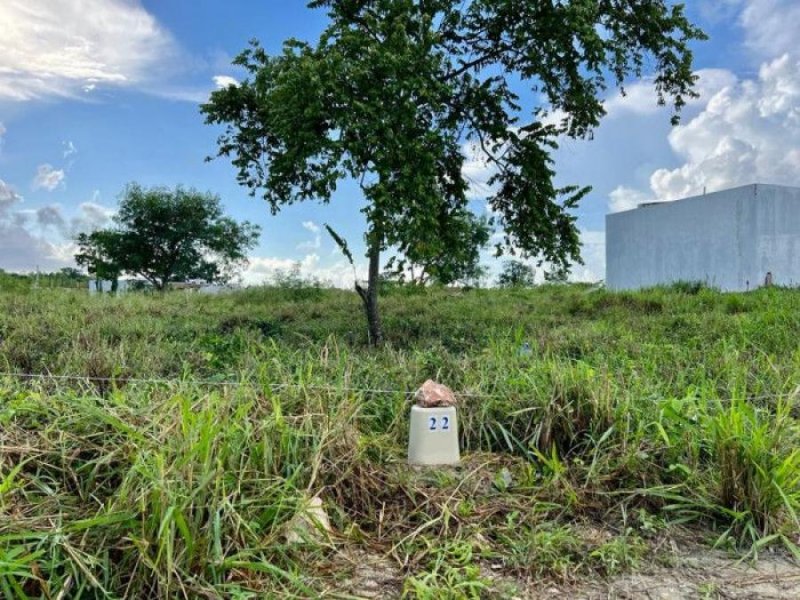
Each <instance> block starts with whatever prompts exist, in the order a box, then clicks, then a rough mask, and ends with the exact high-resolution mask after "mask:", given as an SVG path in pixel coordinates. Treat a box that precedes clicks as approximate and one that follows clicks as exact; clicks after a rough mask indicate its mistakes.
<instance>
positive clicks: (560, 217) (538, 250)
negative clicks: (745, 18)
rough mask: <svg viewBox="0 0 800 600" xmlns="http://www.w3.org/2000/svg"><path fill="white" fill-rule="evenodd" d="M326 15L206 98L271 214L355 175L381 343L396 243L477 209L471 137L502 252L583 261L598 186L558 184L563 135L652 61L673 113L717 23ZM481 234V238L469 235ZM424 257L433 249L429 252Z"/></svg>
mask: <svg viewBox="0 0 800 600" xmlns="http://www.w3.org/2000/svg"><path fill="white" fill-rule="evenodd" d="M309 6H310V7H311V8H321V9H325V10H327V12H328V16H329V21H330V22H329V25H328V26H327V28H326V29H325V31H324V32H323V34H322V36H321V37H320V39H319V41H318V42H317V43H316V44H309V43H305V42H301V41H298V40H288V41H286V42H285V43H284V47H283V51H282V52H281V53H280V54H277V55H275V56H271V55H269V54H268V53H267V52H266V51H265V50H264V49H263V48H262V47H261V46H259V45H258V43H257V42H253V43H252V45H251V47H250V48H248V49H246V50H245V51H244V52H242V54H240V55H239V56H238V57H237V59H236V60H235V63H236V64H238V65H240V66H241V67H243V68H244V69H245V70H246V71H247V73H248V77H247V78H246V79H245V80H244V81H243V82H242V83H240V84H239V85H236V86H229V87H227V88H225V89H222V90H219V91H216V92H214V93H213V94H212V95H211V99H210V101H209V102H208V103H207V104H205V105H203V107H202V111H203V113H204V114H205V117H206V121H207V122H208V123H210V124H222V125H224V126H225V129H224V133H222V134H221V136H220V137H219V140H218V153H219V155H223V156H229V157H231V158H232V161H233V164H234V165H235V166H236V167H237V168H238V179H239V182H240V183H241V184H243V185H245V186H247V187H248V188H250V191H251V193H252V194H254V195H255V194H261V195H263V197H264V199H265V200H266V201H267V202H268V203H269V205H270V207H271V209H272V212H273V213H274V212H277V211H278V210H279V209H280V207H281V206H282V205H284V204H290V203H292V202H295V201H299V200H307V199H317V200H320V201H322V202H327V201H328V200H329V199H330V198H331V195H332V194H333V192H334V190H335V189H336V186H337V183H338V182H339V181H340V180H342V179H343V178H352V179H354V180H356V181H358V182H359V183H360V186H361V190H362V192H363V195H364V199H365V200H366V205H365V207H364V208H363V212H364V214H365V216H366V221H367V223H368V228H367V232H366V240H365V241H366V246H367V255H368V258H369V282H368V286H367V290H366V293H364V294H362V298H363V300H364V308H365V310H366V314H367V318H368V321H369V329H370V334H371V339H372V341H373V342H374V343H379V342H380V341H381V326H380V318H379V314H378V306H377V299H378V282H379V280H380V279H379V275H380V257H381V253H382V252H383V251H385V250H387V249H392V250H394V251H397V252H399V253H400V254H414V255H415V256H414V258H413V259H412V262H416V263H420V262H423V261H422V260H421V259H422V258H430V257H435V256H437V255H441V254H443V253H446V252H448V251H449V250H450V249H449V248H448V247H447V246H446V243H445V241H444V240H446V239H447V236H446V235H444V233H445V232H446V231H447V230H448V228H449V227H450V226H451V224H452V223H453V222H454V221H458V220H459V219H461V218H462V217H463V213H464V211H465V210H467V209H468V197H467V189H468V181H466V180H465V177H464V175H463V174H462V167H463V165H464V161H465V157H464V152H463V151H462V148H463V147H464V144H467V143H474V144H477V145H479V147H480V148H481V151H482V152H483V153H484V155H485V159H486V160H487V161H488V162H489V164H490V165H491V166H492V167H493V168H494V169H495V171H496V175H495V176H494V178H493V179H492V181H491V182H490V184H491V188H492V189H493V191H492V192H491V194H490V197H489V198H488V199H487V200H488V203H489V204H490V205H491V208H492V214H493V215H494V217H493V219H494V222H495V223H494V224H495V225H496V226H498V227H499V228H500V229H501V231H502V232H503V235H504V240H503V242H502V243H500V244H498V248H497V250H498V252H500V251H503V250H512V251H519V252H522V253H523V254H525V255H530V256H538V257H540V258H541V259H542V260H543V261H546V262H548V263H550V264H551V265H562V266H566V265H568V264H569V263H571V262H575V261H580V240H579V235H578V231H577V228H576V225H575V216H574V214H573V210H574V209H575V207H576V206H577V204H578V202H579V200H580V199H581V198H582V197H583V196H584V195H585V194H586V193H587V191H588V189H587V188H583V187H578V186H566V187H558V186H556V185H555V183H554V181H553V179H554V172H553V168H552V160H551V152H552V150H553V149H554V148H555V147H556V140H557V138H558V137H559V136H570V137H584V136H587V135H589V134H590V133H591V131H592V130H593V128H595V127H597V125H598V124H599V123H600V119H601V118H602V117H603V115H604V109H603V102H602V97H603V96H604V94H605V92H606V90H607V87H608V85H609V83H612V84H615V85H619V86H621V85H623V84H624V82H625V81H626V80H628V79H629V78H630V77H639V76H641V75H643V71H644V66H645V64H647V65H648V66H651V67H652V73H651V74H652V77H653V84H654V86H655V89H656V92H657V94H658V99H659V102H661V103H666V102H669V103H670V104H671V105H672V106H673V107H674V110H675V112H674V120H677V115H678V112H679V111H680V109H681V107H682V106H683V105H684V103H685V100H686V98H687V97H690V96H692V95H693V91H692V86H693V83H694V81H695V76H694V75H693V73H692V53H691V51H690V49H689V43H690V42H691V41H692V40H695V39H701V38H703V37H704V36H703V33H702V32H701V31H700V30H699V29H697V28H696V27H695V26H693V25H692V24H691V23H690V22H689V21H688V20H687V18H686V16H685V14H684V11H683V7H682V6H681V5H672V3H671V2H668V1H667V0H561V1H554V0H529V1H524V2H523V1H521V0H315V1H313V2H310V4H309ZM465 239H466V238H465ZM422 255H424V257H422Z"/></svg>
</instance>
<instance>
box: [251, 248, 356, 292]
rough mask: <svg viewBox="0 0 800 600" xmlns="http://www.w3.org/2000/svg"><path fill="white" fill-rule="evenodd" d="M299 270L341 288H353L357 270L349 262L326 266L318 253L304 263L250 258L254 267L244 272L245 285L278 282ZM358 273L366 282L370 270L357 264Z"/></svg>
mask: <svg viewBox="0 0 800 600" xmlns="http://www.w3.org/2000/svg"><path fill="white" fill-rule="evenodd" d="M295 268H298V269H299V275H300V276H301V277H303V278H313V279H317V280H319V281H321V282H323V283H324V284H326V285H332V286H335V287H339V288H345V289H352V288H353V283H354V280H353V267H352V266H350V263H349V262H347V261H345V260H339V261H335V262H333V263H330V264H327V265H324V266H323V265H322V264H321V263H320V257H319V255H318V254H316V253H312V254H307V255H306V256H304V257H303V258H302V259H301V260H299V261H298V260H294V259H291V258H278V257H266V256H253V257H250V264H249V265H248V267H247V269H246V270H245V271H244V273H242V282H243V283H244V284H245V285H260V284H264V283H271V282H273V281H275V279H276V276H277V275H278V274H279V273H283V274H286V273H289V272H291V271H293V270H294V269H295ZM356 274H357V276H358V278H359V279H365V278H366V276H367V269H366V267H365V266H364V265H357V268H356Z"/></svg>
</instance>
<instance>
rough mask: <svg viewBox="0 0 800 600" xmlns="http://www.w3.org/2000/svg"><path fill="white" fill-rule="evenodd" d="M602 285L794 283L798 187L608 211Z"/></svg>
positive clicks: (799, 249) (798, 279)
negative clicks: (769, 279) (770, 277)
mask: <svg viewBox="0 0 800 600" xmlns="http://www.w3.org/2000/svg"><path fill="white" fill-rule="evenodd" d="M606 269H607V271H606V283H607V285H608V287H609V288H611V289H637V288H641V287H648V286H653V285H659V284H668V283H672V282H675V281H703V282H705V283H707V284H708V285H712V286H715V287H718V288H720V289H723V290H728V291H734V290H742V291H743V290H747V289H753V288H755V287H758V286H760V285H762V284H763V282H764V279H765V276H766V273H767V272H768V271H769V272H772V274H773V280H774V283H775V284H777V285H797V284H800V188H787V187H782V186H772V185H750V186H745V187H741V188H735V189H732V190H726V191H723V192H716V193H712V194H707V195H705V196H697V197H694V198H687V199H684V200H678V201H676V202H664V203H660V204H653V205H646V206H642V207H639V208H637V209H634V210H630V211H626V212H621V213H616V214H612V215H608V217H607V218H606Z"/></svg>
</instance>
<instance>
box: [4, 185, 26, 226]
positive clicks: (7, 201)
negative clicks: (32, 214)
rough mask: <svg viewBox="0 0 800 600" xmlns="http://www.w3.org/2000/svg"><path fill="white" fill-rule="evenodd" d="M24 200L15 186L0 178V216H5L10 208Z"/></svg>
mask: <svg viewBox="0 0 800 600" xmlns="http://www.w3.org/2000/svg"><path fill="white" fill-rule="evenodd" d="M21 201H22V196H20V195H19V194H18V193H17V192H16V191H14V188H12V187H11V186H10V185H8V184H7V183H6V182H5V181H3V180H2V179H0V218H2V217H4V216H5V215H6V213H7V211H8V209H9V208H11V206H12V205H14V204H16V203H17V202H21Z"/></svg>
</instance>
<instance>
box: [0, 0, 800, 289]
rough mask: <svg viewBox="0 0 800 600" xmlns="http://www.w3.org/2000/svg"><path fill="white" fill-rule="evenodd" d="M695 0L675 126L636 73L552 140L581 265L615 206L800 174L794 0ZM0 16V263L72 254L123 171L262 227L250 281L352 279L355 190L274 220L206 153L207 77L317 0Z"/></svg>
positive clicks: (122, 4)
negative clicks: (600, 107) (693, 37)
mask: <svg viewBox="0 0 800 600" xmlns="http://www.w3.org/2000/svg"><path fill="white" fill-rule="evenodd" d="M689 4H690V5H691V6H690V8H689V13H690V15H691V17H692V18H693V20H694V21H695V22H697V23H698V24H700V25H701V26H702V27H703V28H704V29H705V30H706V31H707V32H708V33H709V34H710V36H711V40H710V41H708V42H705V43H700V44H697V45H696V46H695V54H696V68H697V70H698V74H699V75H700V78H701V79H700V84H699V90H700V91H701V94H702V95H701V98H700V99H699V100H697V101H695V102H693V103H692V104H691V106H689V107H688V109H687V110H686V112H685V114H684V118H683V122H682V125H681V126H680V127H678V128H671V127H670V125H669V112H668V111H667V110H666V109H659V108H658V107H657V106H656V103H655V99H654V97H653V94H652V92H651V90H650V86H649V84H648V82H647V80H646V78H645V79H644V80H642V81H638V82H630V84H629V86H628V92H629V93H628V95H627V97H626V98H622V97H620V96H619V95H618V94H616V93H610V94H609V97H608V98H607V99H606V102H607V109H608V113H609V114H608V116H607V118H606V120H605V122H604V123H603V125H602V126H601V127H600V128H599V130H598V131H597V132H596V135H595V138H594V140H593V141H592V142H582V141H580V142H579V141H572V140H564V141H563V144H562V148H561V149H560V150H559V151H558V152H557V154H556V156H555V158H556V170H557V171H558V177H559V180H560V181H561V182H563V183H579V184H583V185H591V186H593V188H594V191H593V193H592V194H591V195H590V196H589V197H587V198H586V199H585V200H584V202H583V205H582V206H581V208H580V210H579V212H578V214H579V217H580V218H579V224H580V228H581V230H582V232H583V239H584V244H585V245H584V258H585V261H586V266H585V267H580V266H579V267H576V269H575V272H574V276H575V277H576V278H578V279H588V280H594V279H602V278H603V276H604V217H605V214H607V213H608V212H609V211H613V210H622V209H626V208H630V207H633V206H635V205H636V203H638V202H642V201H646V200H674V199H676V198H679V197H682V196H686V195H691V194H695V193H701V192H702V190H703V189H704V188H705V189H707V190H708V191H713V190H716V189H723V188H726V187H730V186H733V185H739V184H744V183H752V182H756V181H758V182H763V183H783V184H790V185H798V184H800V54H798V51H797V50H796V49H795V46H796V42H795V40H794V35H795V33H796V32H797V31H800V2H797V1H796V0H699V1H692V2H690V3H689ZM0 24H2V25H0V268H3V269H6V270H15V271H25V270H33V269H35V268H36V267H37V266H38V267H39V268H41V269H43V270H50V269H56V268H59V267H61V266H68V265H70V264H71V256H72V253H73V252H74V246H73V244H72V243H71V241H70V240H71V237H72V236H73V235H74V234H75V233H77V232H78V231H82V230H87V229H91V228H93V227H98V226H103V225H105V224H107V222H108V218H109V216H110V215H111V214H112V213H113V210H114V206H115V204H116V201H117V198H118V195H119V193H120V191H121V190H122V188H123V187H124V185H125V184H126V183H127V182H130V181H138V182H140V183H142V184H145V185H156V184H159V185H162V184H163V185H169V186H173V185H176V184H184V185H187V186H194V187H197V188H199V189H202V190H211V191H213V192H216V193H219V194H220V196H221V197H222V198H223V200H224V202H225V205H226V207H227V209H228V211H229V212H230V213H231V214H233V215H234V216H236V217H237V218H240V219H248V220H250V221H253V222H255V223H258V224H260V225H261V226H262V227H263V235H262V239H261V242H260V244H259V246H258V248H256V249H255V251H254V252H253V256H252V259H251V265H250V267H249V269H248V270H247V271H246V272H245V274H244V278H245V281H247V282H250V283H257V282H259V281H263V280H264V279H265V278H268V277H270V276H271V274H272V273H273V272H274V270H275V269H276V268H282V269H285V268H288V267H289V266H290V265H291V264H292V263H293V262H300V263H301V264H302V265H303V270H304V272H305V273H306V274H308V275H313V276H316V277H320V278H322V279H326V280H329V281H332V282H334V283H337V284H340V285H348V284H349V280H351V279H352V271H351V270H350V269H349V267H348V266H347V265H346V264H345V263H344V261H343V259H342V258H341V256H340V255H339V254H338V252H337V251H336V248H335V246H334V244H333V243H332V241H331V240H330V239H328V238H327V237H326V236H325V235H324V233H323V232H322V231H321V230H320V226H321V224H322V223H326V222H327V223H330V224H331V225H333V226H334V228H336V229H337V230H339V231H340V232H341V233H343V234H344V236H345V237H346V238H347V239H348V240H350V242H351V244H352V245H353V246H354V247H355V248H360V247H361V243H360V240H361V236H362V233H363V221H362V220H361V217H360V214H359V212H358V207H359V205H360V198H359V194H358V190H357V188H356V187H355V186H353V185H344V186H343V187H342V188H341V189H340V191H339V192H338V193H337V196H336V197H335V199H334V201H333V202H332V203H331V204H330V205H328V206H324V207H323V206H320V205H318V204H315V203H306V204H302V205H295V206H292V207H289V208H287V209H285V210H284V211H282V213H281V214H280V215H278V216H276V217H273V216H271V215H270V214H269V211H268V210H267V208H266V206H265V205H264V204H263V202H262V201H260V200H258V199H253V198H250V197H249V196H248V195H247V193H246V191H245V190H243V189H242V188H240V187H239V186H238V185H237V184H236V181H235V173H234V171H233V169H232V167H231V166H230V165H229V164H228V163H226V162H225V161H224V160H221V159H219V160H216V161H213V162H211V163H206V162H204V160H203V159H204V157H205V156H207V155H208V154H212V153H213V152H214V149H215V137H216V134H217V131H215V129H214V128H212V127H209V126H206V125H204V124H203V121H202V118H201V116H200V114H199V112H198V108H197V105H198V103H199V102H201V101H202V100H203V99H204V98H206V97H207V96H208V94H209V92H210V91H211V90H213V89H214V88H215V86H216V84H217V82H224V81H226V79H225V78H234V79H236V78H237V77H240V76H241V73H239V72H237V70H236V69H234V68H232V67H231V66H230V61H231V58H232V57H233V56H235V55H236V54H237V53H238V52H239V51H240V50H242V49H243V48H244V47H245V45H246V43H247V40H249V39H251V38H258V39H259V40H261V42H262V44H263V45H264V46H265V47H266V48H267V49H268V50H270V51H276V50H278V49H279V48H280V44H281V42H282V41H283V40H284V39H286V38H287V37H298V38H304V39H309V40H314V39H315V38H316V36H317V35H318V33H319V32H320V31H321V29H322V28H323V27H324V24H325V14H324V12H322V11H319V10H317V11H312V10H310V9H307V8H306V6H305V2H303V1H302V0H260V1H255V0H251V1H244V0H235V1H226V2H197V1H189V0H162V1H159V2H155V1H142V2H136V1H132V0H94V1H88V2H87V1H79V0H59V1H58V2H53V1H48V0H3V2H2V3H0ZM467 168H468V169H469V174H470V177H472V178H473V179H474V180H476V181H477V182H479V183H478V185H477V186H476V188H475V190H474V197H475V205H476V207H478V208H479V209H480V207H481V206H482V203H481V200H480V196H481V195H483V194H485V192H486V190H485V187H484V186H482V185H480V181H485V180H486V178H487V177H488V175H489V173H488V172H487V171H486V169H485V168H484V166H483V164H482V161H480V160H477V159H476V160H472V161H469V163H468V165H467ZM487 263H489V264H490V265H491V267H492V269H495V270H496V269H497V268H498V265H499V263H497V262H496V261H491V260H490V259H489V258H488V256H487ZM360 268H362V267H361V266H360Z"/></svg>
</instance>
